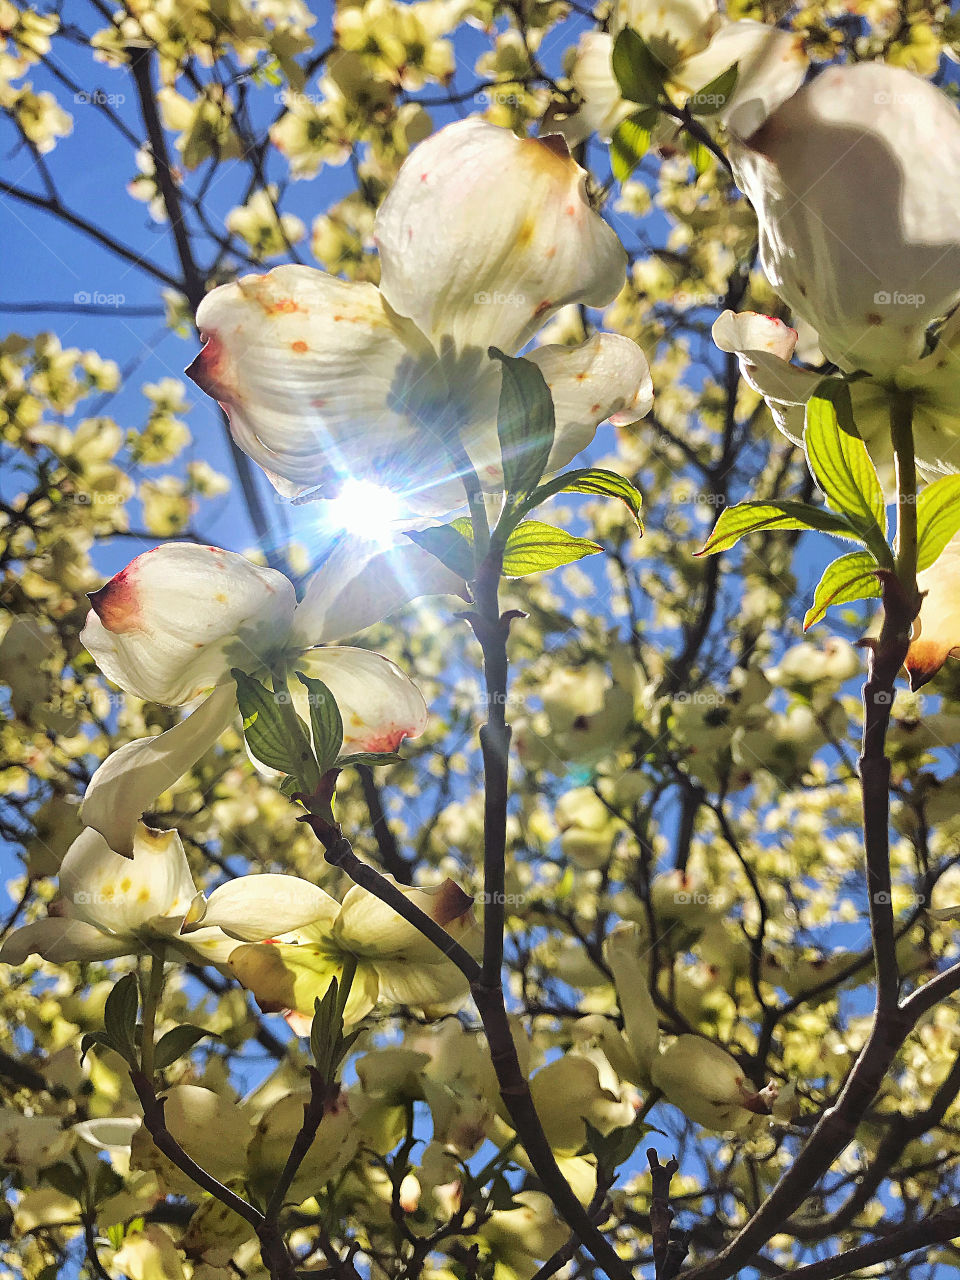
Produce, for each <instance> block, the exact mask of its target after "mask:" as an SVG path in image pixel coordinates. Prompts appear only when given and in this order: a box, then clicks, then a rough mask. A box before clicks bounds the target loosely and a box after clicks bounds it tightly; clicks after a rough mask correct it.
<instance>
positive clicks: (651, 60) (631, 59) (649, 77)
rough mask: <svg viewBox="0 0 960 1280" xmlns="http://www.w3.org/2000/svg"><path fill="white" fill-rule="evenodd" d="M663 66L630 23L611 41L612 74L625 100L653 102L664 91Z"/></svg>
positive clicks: (649, 103) (664, 75) (654, 102)
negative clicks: (612, 43) (629, 25)
mask: <svg viewBox="0 0 960 1280" xmlns="http://www.w3.org/2000/svg"><path fill="white" fill-rule="evenodd" d="M666 70H667V69H666V67H665V66H664V65H663V63H662V62H661V61H660V60H659V58H656V57H655V56H654V55H653V54H652V53H651V52H650V50H649V49H648V48H647V45H646V42H645V41H644V39H643V37H642V36H641V35H639V34H638V33H637V32H636V31H634V30H633V28H632V27H624V28H623V30H622V31H621V32H620V34H619V35H618V36H617V38H616V40H615V41H614V45H613V74H614V76H616V79H617V84H619V86H620V92H621V93H622V94H623V96H624V97H625V98H626V99H627V101H628V102H639V103H642V104H643V105H644V106H646V107H652V106H654V105H655V104H656V102H657V99H658V98H659V97H660V94H661V93H662V92H663V82H664V79H665V77H666Z"/></svg>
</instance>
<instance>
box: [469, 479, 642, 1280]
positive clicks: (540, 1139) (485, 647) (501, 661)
mask: <svg viewBox="0 0 960 1280" xmlns="http://www.w3.org/2000/svg"><path fill="white" fill-rule="evenodd" d="M468 494H469V489H468ZM485 523H486V513H485V512H484V524H485ZM475 529H476V524H475ZM474 537H475V540H476V533H475V535H474ZM502 556H503V553H502V549H501V548H500V546H499V545H498V544H497V542H496V538H495V539H494V545H492V546H491V547H490V549H489V550H488V553H487V555H486V556H485V557H484V559H483V561H482V562H481V563H479V564H478V572H477V579H476V582H475V583H474V593H475V597H476V602H477V607H476V609H475V610H474V611H473V612H472V613H470V614H469V615H468V619H469V622H470V625H471V626H472V628H473V631H474V634H475V635H476V637H477V640H478V641H479V643H480V649H481V652H482V654H483V672H484V685H485V689H486V702H487V720H486V723H485V724H484V725H483V727H482V728H481V730H480V746H481V751H482V753H483V772H484V830H483V882H484V912H483V967H482V972H481V974H480V976H479V978H478V979H477V980H475V981H473V982H472V983H471V990H472V994H473V999H474V1002H475V1003H476V1006H477V1009H478V1011H479V1013H480V1019H481V1021H482V1023H483V1028H484V1031H485V1032H486V1035H487V1042H488V1044H489V1046H490V1057H491V1060H492V1062H493V1068H494V1071H495V1072H496V1076H497V1083H498V1084H499V1086H500V1096H501V1098H502V1099H503V1103H504V1106H505V1107H506V1108H507V1112H508V1113H509V1116H510V1120H511V1122H512V1124H513V1127H514V1129H515V1130H516V1133H517V1135H518V1137H519V1139H520V1141H521V1143H522V1144H523V1149H524V1150H525V1151H526V1153H527V1156H528V1158H529V1160H530V1163H531V1165H532V1166H533V1170H534V1172H535V1173H536V1175H537V1177H538V1178H539V1179H540V1181H541V1183H542V1184H543V1188H544V1190H545V1191H546V1193H547V1194H548V1195H549V1197H550V1199H551V1200H552V1201H553V1203H554V1205H555V1207H556V1208H557V1210H558V1211H559V1213H560V1214H561V1216H562V1217H563V1218H565V1219H566V1221H567V1223H568V1224H569V1226H570V1228H571V1229H572V1231H573V1232H574V1234H575V1235H576V1236H577V1237H579V1240H580V1241H581V1242H582V1243H583V1245H584V1246H585V1247H586V1248H587V1249H588V1250H589V1251H590V1253H591V1255H592V1256H593V1258H594V1260H595V1261H596V1263H597V1264H598V1266H600V1267H602V1268H603V1270H604V1271H605V1272H606V1273H607V1275H608V1276H609V1277H610V1278H611V1280H631V1277H632V1272H631V1270H630V1267H629V1266H628V1265H627V1264H626V1263H625V1262H624V1261H623V1259H622V1258H621V1257H620V1256H619V1255H618V1254H617V1252H616V1250H615V1249H614V1248H613V1246H612V1245H611V1244H610V1242H609V1241H608V1240H607V1238H606V1237H605V1236H604V1234H603V1232H602V1231H601V1230H600V1229H599V1228H598V1227H597V1225H596V1223H595V1222H594V1221H593V1218H592V1217H591V1216H590V1213H589V1212H588V1210H587V1209H586V1208H584V1206H583V1205H582V1204H581V1203H580V1201H579V1200H578V1199H577V1197H576V1195H575V1194H574V1192H573V1190H572V1188H571V1187H570V1184H569V1183H568V1182H567V1180H566V1178H565V1177H564V1176H563V1173H562V1172H561V1171H560V1167H559V1166H558V1164H557V1161H556V1157H555V1156H554V1154H553V1149H552V1148H551V1146H550V1143H549V1141H548V1139H547V1136H546V1134H545V1133H544V1130H543V1125H542V1124H541V1123H540V1117H539V1116H538V1115H537V1109H536V1107H535V1106H534V1103H533V1097H532V1095H531V1093H530V1085H529V1083H528V1081H527V1077H526V1074H525V1072H524V1071H523V1068H522V1067H521V1065H520V1060H519V1058H518V1056H517V1048H516V1044H515V1043H514V1039H513V1034H512V1032H511V1029H510V1022H509V1019H508V1017H507V1008H506V1004H505V1002H504V995H503V982H502V971H503V934H504V908H505V893H504V885H505V874H506V837H507V797H508V752H509V747H510V728H509V726H508V725H507V723H506V709H507V687H508V663H507V635H508V633H509V630H510V621H511V617H512V616H514V615H512V614H510V613H506V614H502V615H501V613H500V600H499V584H500V573H501V568H502Z"/></svg>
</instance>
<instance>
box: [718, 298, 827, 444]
mask: <svg viewBox="0 0 960 1280" xmlns="http://www.w3.org/2000/svg"><path fill="white" fill-rule="evenodd" d="M713 340H714V342H715V343H716V344H717V346H718V347H719V348H720V350H721V351H728V352H731V353H734V354H735V355H736V356H737V357H738V358H739V361H740V372H741V373H742V374H743V377H744V380H745V381H746V382H747V383H749V385H750V386H751V387H753V389H754V391H757V392H759V394H760V395H762V396H763V398H764V399H765V400H766V402H767V405H768V406H769V408H770V411H771V413H772V414H773V419H774V421H775V422H776V424H777V426H778V427H779V429H780V430H781V431H782V432H783V434H784V435H785V436H787V437H788V438H789V439H790V440H792V441H793V442H794V444H800V443H801V441H802V439H803V420H804V409H803V406H804V405H805V404H806V402H807V401H808V400H809V399H810V397H811V396H812V395H813V393H814V391H815V390H816V389H817V387H818V386H819V385H820V383H821V382H822V381H823V375H822V374H819V373H812V372H811V371H810V370H808V369H800V368H798V366H797V365H794V364H791V363H790V357H791V356H792V355H793V352H794V349H795V348H796V345H797V333H796V330H795V329H791V328H790V326H789V325H786V324H784V322H783V321H782V320H777V319H776V318H775V317H774V316H764V315H760V314H759V313H758V312H756V311H741V312H739V313H737V312H734V311H724V312H723V313H722V314H721V315H720V316H718V318H717V319H716V321H715V322H714V325H713Z"/></svg>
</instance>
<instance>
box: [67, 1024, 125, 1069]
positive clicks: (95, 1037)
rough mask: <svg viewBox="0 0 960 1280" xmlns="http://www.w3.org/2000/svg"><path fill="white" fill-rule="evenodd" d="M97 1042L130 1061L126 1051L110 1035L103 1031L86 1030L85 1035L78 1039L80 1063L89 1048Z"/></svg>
mask: <svg viewBox="0 0 960 1280" xmlns="http://www.w3.org/2000/svg"><path fill="white" fill-rule="evenodd" d="M98 1044H102V1045H103V1046H104V1048H105V1049H112V1050H113V1051H114V1053H119V1054H120V1056H121V1057H123V1058H127V1061H128V1062H130V1061H132V1059H131V1058H129V1057H127V1054H126V1052H125V1051H124V1050H123V1049H121V1048H120V1046H119V1045H118V1044H117V1043H116V1042H115V1041H114V1040H113V1039H112V1038H111V1037H110V1036H108V1035H107V1033H106V1032H105V1031H88V1032H87V1033H86V1035H84V1036H83V1037H82V1038H81V1040H80V1061H81V1063H82V1062H83V1060H84V1058H85V1057H86V1056H87V1054H88V1053H89V1052H90V1050H91V1049H92V1048H93V1047H94V1045H98Z"/></svg>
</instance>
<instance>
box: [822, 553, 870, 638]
mask: <svg viewBox="0 0 960 1280" xmlns="http://www.w3.org/2000/svg"><path fill="white" fill-rule="evenodd" d="M879 567H880V566H879V565H878V564H877V562H876V560H875V559H874V557H873V556H872V555H871V554H870V552H869V551H851V552H850V554H849V555H845V556H840V558H839V559H837V560H834V562H833V563H832V564H828V565H827V567H826V569H824V571H823V577H822V578H821V579H820V582H819V584H818V585H817V589H816V591H815V592H814V595H813V604H812V605H811V606H810V608H809V609H808V610H807V613H806V617H805V618H804V619H803V629H804V631H806V630H807V629H808V628H809V627H812V626H813V625H814V623H816V622H819V621H820V619H821V618H822V617H823V616H824V614H825V613H826V612H827V610H828V609H829V608H830V606H831V605H832V604H849V603H850V602H851V601H852V600H872V599H874V598H875V597H877V596H879V595H880V583H879V581H878V579H877V570H878V569H879Z"/></svg>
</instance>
